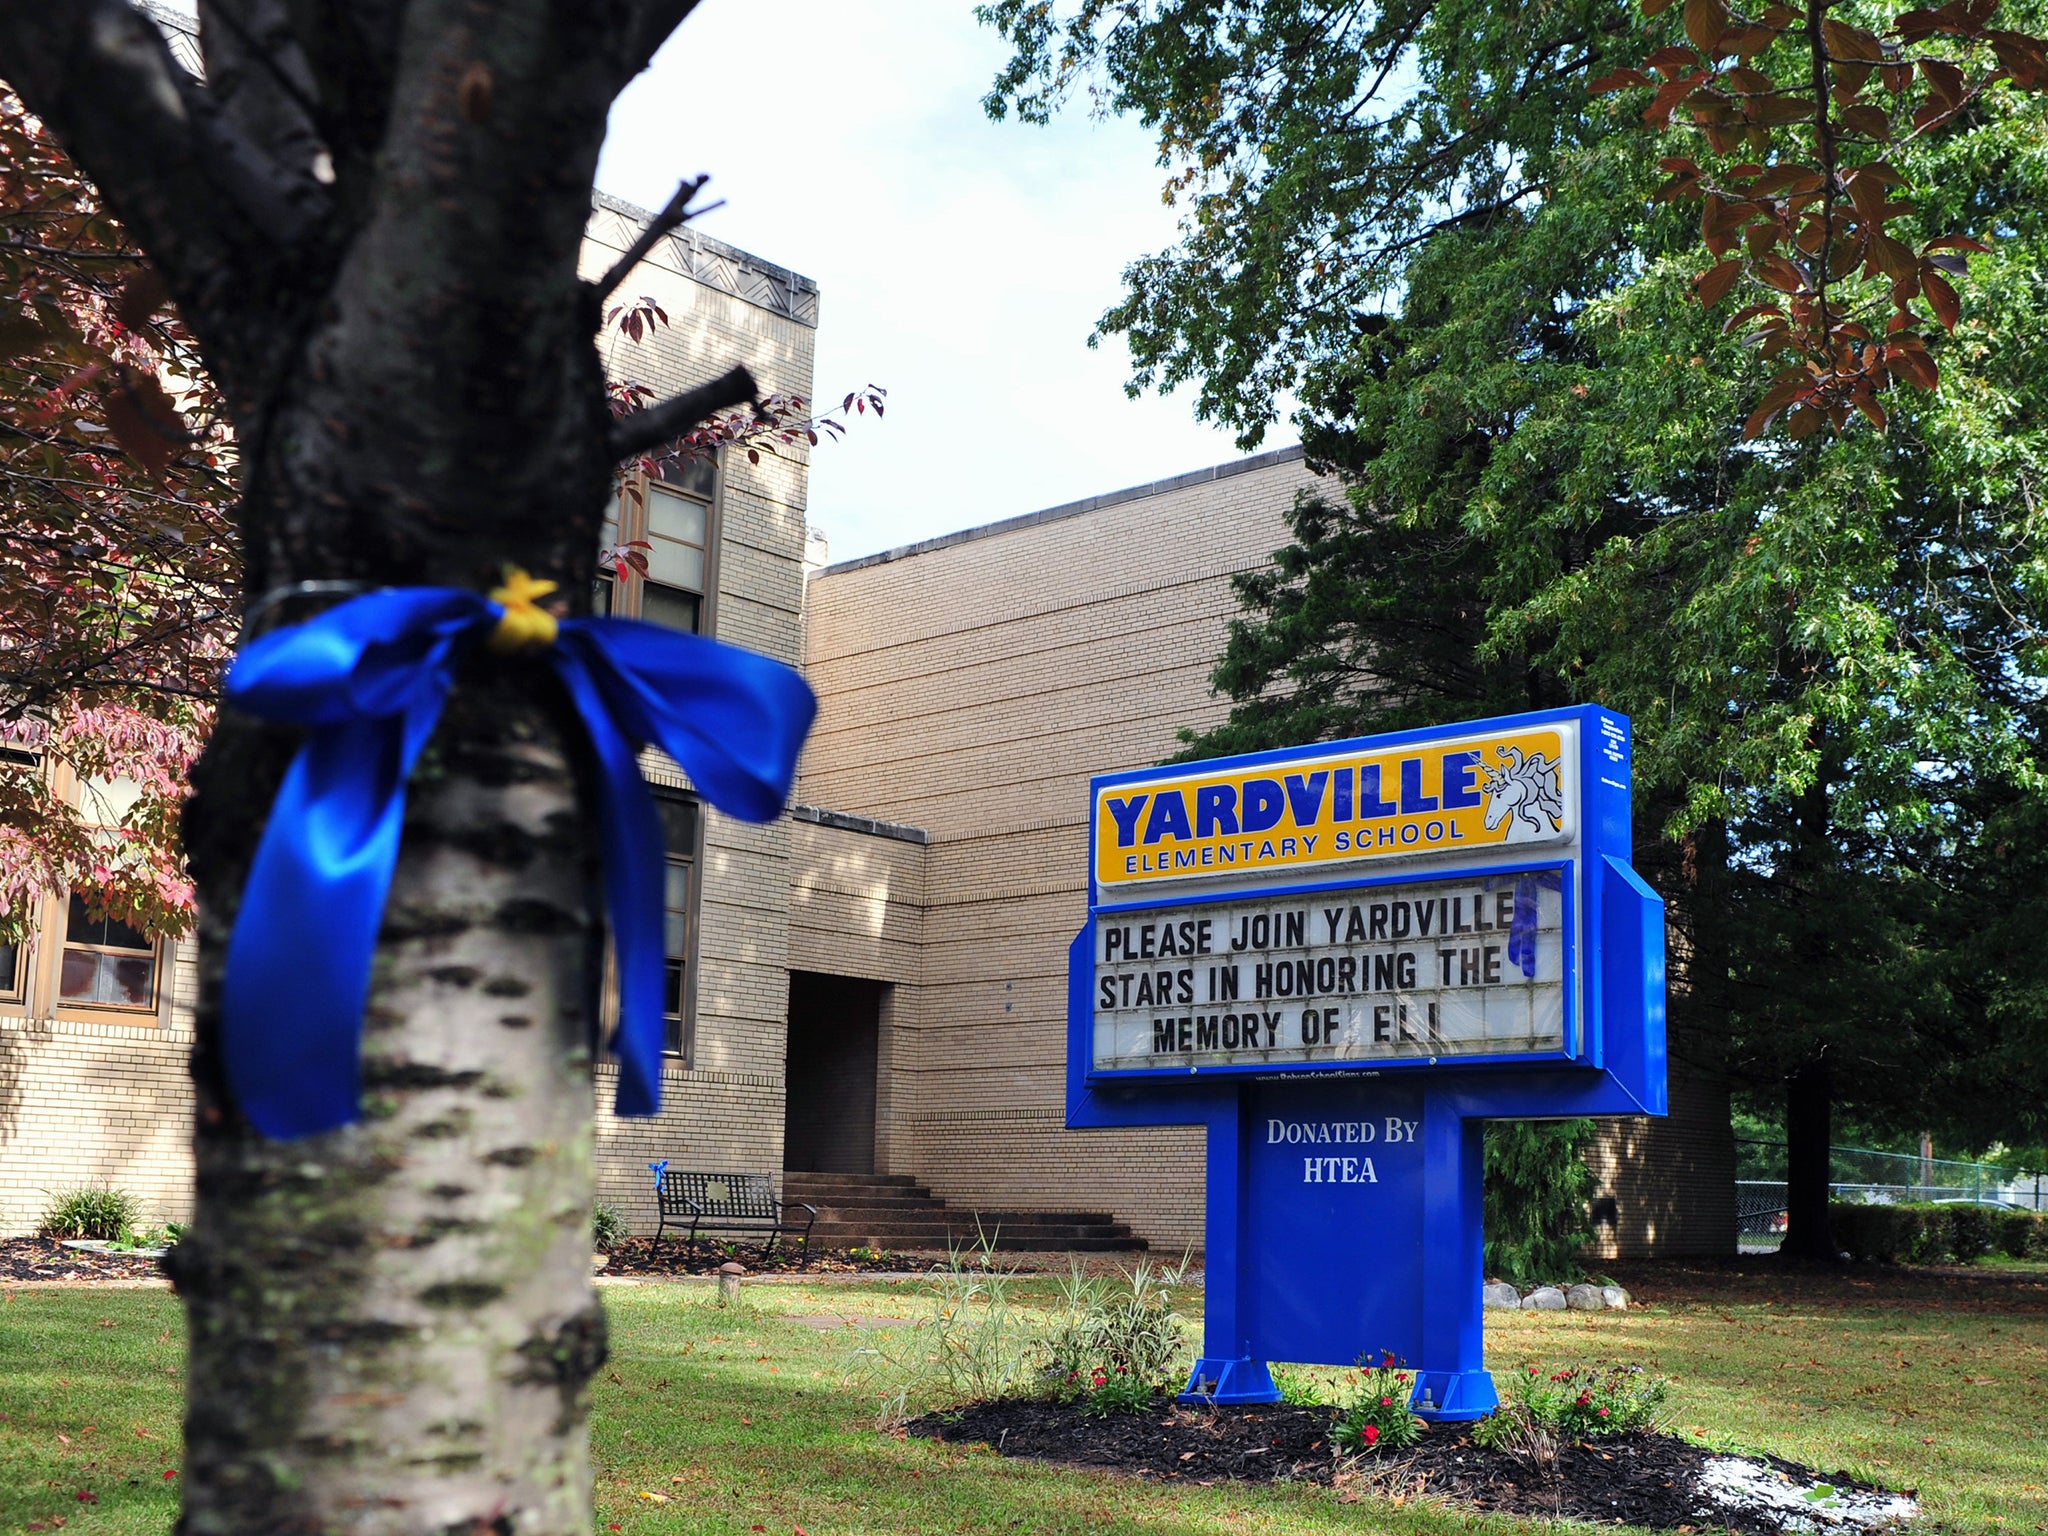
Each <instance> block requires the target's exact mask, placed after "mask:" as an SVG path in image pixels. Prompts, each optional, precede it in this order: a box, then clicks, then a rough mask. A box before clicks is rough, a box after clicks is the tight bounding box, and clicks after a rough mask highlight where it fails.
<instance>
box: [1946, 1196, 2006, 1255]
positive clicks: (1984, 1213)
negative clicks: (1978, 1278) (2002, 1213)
mask: <svg viewBox="0 0 2048 1536" xmlns="http://www.w3.org/2000/svg"><path fill="white" fill-rule="evenodd" d="M1942 1209H1943V1210H1944V1211H1946V1212H1947V1213H1948V1229H1949V1254H1950V1256H1951V1257H1953V1258H1954V1259H1955V1261H1956V1262H1957V1263H1958V1264H1974V1263H1976V1262H1977V1261H1978V1260H1979V1259H1981V1258H1983V1257H1984V1255H1985V1254H1987V1253H1990V1252H1991V1251H1992V1250H1993V1249H1994V1248H1996V1247H1997V1246H1998V1245H1997V1244H1996V1243H1995V1242H1994V1241H1993V1239H1992V1232H1993V1230H1994V1229H1993V1226H1992V1217H1993V1214H1994V1213H1993V1212H1992V1210H1991V1209H1990V1208H1988V1207H1986V1206H1981V1205H1946V1206H1943V1207H1942Z"/></svg>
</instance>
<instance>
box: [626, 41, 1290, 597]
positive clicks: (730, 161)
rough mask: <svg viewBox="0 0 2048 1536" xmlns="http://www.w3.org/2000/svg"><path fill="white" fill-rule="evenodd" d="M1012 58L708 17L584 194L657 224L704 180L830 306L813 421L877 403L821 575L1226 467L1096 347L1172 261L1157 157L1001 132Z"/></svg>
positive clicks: (666, 65) (641, 103)
mask: <svg viewBox="0 0 2048 1536" xmlns="http://www.w3.org/2000/svg"><path fill="white" fill-rule="evenodd" d="M1003 58H1004V50H1003V48H1002V46H1001V43H1000V40H999V39H998V38H997V37H996V36H995V35H994V34H993V33H990V32H985V31H984V30H983V29H981V28H980V27H978V26H977V25H976V24H975V21H974V13H973V7H972V4H971V0H865V3H852V4H848V3H845V0H840V3H837V4H826V3H823V0H705V3H704V4H703V5H702V6H701V7H700V8H699V9H698V10H697V12H696V13H695V14H694V15H693V16H691V18H690V19H689V20H688V21H686V22H685V23H684V24H683V26H682V27H681V29H680V30H679V31H678V32H677V33H676V35H675V36H674V37H673V38H671V39H670V40H669V43H668V46H667V47H666V48H664V49H663V50H662V52H661V54H660V55H659V56H658V57H657V58H656V59H655V62H654V65H653V67H652V68H651V69H649V70H648V72H647V73H646V74H644V75H642V76H641V77H640V79H639V80H637V81H636V82H634V84H633V85H632V86H631V87H630V88H629V89H628V90H627V91H626V93H625V94H624V95H623V96H622V97H621V98H620V100H619V102H618V104H617V106H616V107H615V109H614V110H613V113H612V121H611V134H610V137H609V138H608V139H607V140H606V143H605V149H604V158H603V160H602V162H601V163H600V166H599V169H598V185H599V186H600V187H601V188H602V189H603V190H605V191H607V192H610V193H613V194H615V195H617V196H619V197H623V198H627V199H629V200H630V201H633V202H636V203H639V204H641V205H642V206H644V207H650V208H653V207H659V206H660V205H661V204H662V203H664V202H666V201H667V199H668V196H669V194H670V193H671V192H672V191H673V190H674V188H675V184H676V182H677V181H678V180H680V179H681V178H682V177H684V176H688V175H694V174H696V173H698V172H704V171H708V172H710V173H711V176H712V183H711V187H710V189H709V192H710V195H715V196H720V197H724V198H725V199H726V200H727V206H726V207H725V208H723V209H720V210H719V211H717V212H715V213H712V214H710V215H708V216H707V217H706V218H705V219H704V220H703V222H702V223H701V225H700V226H699V227H700V228H702V229H703V230H704V232H705V233H706V234H710V235H715V236H716V237H718V238H719V239H721V240H724V241H726V242H727V243H728V244H731V245H736V246H739V247H741V248H742V249H743V250H747V251H750V252H752V253H753V254H755V255H757V256H760V257H762V258H764V259H765V260H768V261H771V262H774V263H777V264H778V265H781V266H785V267H789V268H792V269H794V270H796V271H798V272H801V273H803V274H804V275H805V276H806V277H810V278H813V279H815V280H816V281H817V283H818V284H819V286H820V287H821V288H822V289H823V303H822V308H821V324H820V326H819V331H818V370H817V389H818V393H819V396H820V397H821V398H822V399H827V400H836V399H837V398H839V397H840V396H842V395H844V394H845V393H846V392H847V391H848V390H850V389H853V388H856V387H858V386H859V385H861V384H864V383H868V382H870V381H872V382H874V383H876V384H880V385H883V386H884V387H886V388H887V389H888V391H889V407H888V416H887V417H886V419H885V420H883V421H882V422H881V423H879V424H876V423H873V422H871V421H865V420H864V421H860V422H858V423H857V424H856V426H855V427H854V428H853V430H852V431H851V432H849V433H848V435H847V436H846V437H845V438H844V439H843V440H841V441H840V442H838V443H827V444H825V445H823V446H821V447H820V448H819V449H818V451H817V453H816V454H815V455H814V456H813V460H812V470H811V493H810V519H811V522H812V523H813V524H814V525H816V526H818V527H821V528H823V529H824V530H825V532H826V534H827V536H828V537H829V538H830V539H831V541H832V557H833V558H834V559H835V560H844V559H850V558H852V557H854V556H856V555H864V554H871V553H873V552H874V551H876V550H880V549H887V548H890V547H892V546H895V545H898V544H906V543H909V542H912V541H913V540H917V539H923V538H929V537H931V536H932V535H934V534H939V533H946V532H950V531H951V530H953V529H956V528H966V527H971V526H973V525H974V524H977V523H985V522H989V521H992V520H993V519H996V518H1000V517H1009V516H1011V515H1013V514H1016V513H1019V512H1030V511H1035V510H1037V509H1038V508H1040V507H1047V506H1053V505H1055V504H1057V503H1060V502H1064V501H1072V500H1075V499H1077V498H1079V497H1083V496H1089V495H1094V494H1096V493H1097V492H1101V491H1109V490H1116V489H1118V488H1120V487H1123V486H1127V485H1135V484H1138V483H1140V482H1143V481H1147V480H1156V479H1159V478H1161V477H1163V476H1166V475H1172V474H1178V473H1180V472H1182V471H1184V470H1190V469H1199V468H1201V467H1203V466H1205V465H1209V464H1215V463H1220V462H1223V461H1224V460H1227V459H1232V458H1236V457H1237V456H1238V454H1237V449H1236V447H1235V445H1234V443H1233V442H1232V440H1231V438H1230V435H1229V434H1228V433H1226V432H1223V431H1220V430H1218V429H1216V428H1213V427H1207V426H1202V425H1200V424H1198V423H1197V422H1196V421H1195V420H1194V414H1193V411H1192V410H1191V409H1190V407H1189V403H1188V401H1187V399H1186V398H1185V397H1184V396H1183V397H1178V398H1170V399H1160V398H1158V397H1156V396H1147V397H1145V398H1144V399H1141V400H1135V401H1133V400H1127V399H1126V398H1125V397H1124V394H1123V383H1124V380H1125V378H1126V377H1127V376H1128V366H1127V364H1128V360H1127V357H1126V355H1125V353H1124V349H1123V346H1122V344H1121V343H1120V342H1117V341H1108V342H1105V343H1104V344H1103V345H1102V347H1101V348H1099V349H1098V350H1093V351H1091V350H1090V349H1089V348H1088V346H1087V338H1088V332H1089V330H1090V329H1091V327H1092V325H1093V323H1094V321H1095V318H1096V317H1097V316H1098V315H1100V314H1101V313H1102V311H1103V309H1104V308H1105V307H1107V306H1108V305H1109V304H1110V303H1112V302H1114V301H1115V299H1116V298H1117V297H1118V296H1119V295H1120V293H1121V291H1122V286H1121V283H1120V280H1119V276H1120V274H1121V272H1122V270H1123V267H1124V264H1125V263H1126V262H1127V261H1129V260H1130V259H1131V258H1132V257H1134V256H1137V255H1140V254H1142V253H1145V252H1149V251H1154V250H1158V249H1160V248H1161V247H1163V246H1165V245H1167V244H1168V243H1170V241H1171V239H1172V236H1173V215H1172V212H1171V210H1169V209H1167V208H1165V207H1164V206H1162V204H1161V203H1160V200H1159V186H1160V181H1161V179H1162V178H1161V172H1160V171H1159V169H1158V168H1157V167H1156V166H1155V165H1154V164H1153V163H1152V150H1151V145H1150V142H1149V140H1148V138H1147V137H1146V135H1145V134H1144V132H1143V131H1142V130H1141V129H1139V128H1138V127H1136V126H1135V125H1134V124H1131V123H1128V122H1116V123H1110V124H1096V123H1090V122H1088V121H1087V120H1086V119H1085V116H1084V115H1083V114H1080V113H1074V114H1072V115H1070V116H1068V117H1067V118H1065V119H1063V120H1062V121H1060V122H1059V123H1058V124H1056V125H1055V126H1054V127H1052V128H1049V129H1041V128H1030V127H1026V126H1024V125H1021V124H1019V123H1016V122H1015V121H1011V122H1006V123H1000V124H999V123H991V122H990V121H988V119H987V118H986V117H985V116H983V114H982V110H981V106H980V99H981V95H982V93H983V91H985V90H986V89H987V86H988V82H989V79H990V77H991V76H992V75H993V74H994V72H995V70H996V68H997V67H998V66H999V65H1000V64H1001V62H1002V61H1003ZM1292 441H1294V438H1293V435H1292V433H1291V432H1288V431H1285V430H1276V432H1275V433H1274V434H1273V435H1271V436H1269V438H1268V440H1267V442H1266V444H1265V446H1266V447H1278V446H1281V445H1282V444H1284V443H1289V442H1292Z"/></svg>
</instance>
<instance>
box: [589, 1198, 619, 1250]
mask: <svg viewBox="0 0 2048 1536" xmlns="http://www.w3.org/2000/svg"><path fill="white" fill-rule="evenodd" d="M625 1235H626V1218H625V1217H623V1216H621V1215H620V1214H619V1213H618V1209H617V1208H616V1207H615V1206H609V1205H606V1204H605V1203H604V1202H603V1201H599V1202H598V1203H597V1204H596V1205H594V1206H592V1207H591V1210H590V1241H591V1245H592V1246H593V1247H595V1248H597V1249H599V1250H600V1251H602V1252H606V1253H609V1252H610V1251H611V1247H612V1244H614V1243H616V1242H617V1241H618V1240H619V1239H620V1238H622V1237H624V1236H625Z"/></svg>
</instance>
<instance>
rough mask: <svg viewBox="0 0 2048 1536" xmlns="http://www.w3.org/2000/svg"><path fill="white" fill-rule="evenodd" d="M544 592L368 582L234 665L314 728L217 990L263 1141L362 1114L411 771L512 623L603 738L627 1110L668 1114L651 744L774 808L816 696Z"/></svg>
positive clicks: (229, 685)
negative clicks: (509, 593) (477, 656)
mask: <svg viewBox="0 0 2048 1536" xmlns="http://www.w3.org/2000/svg"><path fill="white" fill-rule="evenodd" d="M543 587H544V584H541V585H540V586H535V585H533V584H530V583H529V584H526V585H525V586H523V587H521V588H518V589H516V590H517V593H518V594H519V595H515V596H514V597H513V598H512V600H511V609H510V611H509V612H508V607H507V605H505V604H501V603H498V602H494V601H492V600H491V599H490V598H486V597H484V596H482V595H480V594H478V593H475V592H467V591H462V590H459V589H456V588H450V587H415V588H406V589H401V590H397V591H389V592H375V593H371V594H369V595H367V596H364V597H359V598H356V599H354V600H353V601H350V602H347V603H343V604H342V605H340V606H339V607H337V608H334V609H331V610H330V611H328V612H327V613H324V614H322V615H320V616H319V617H318V618H315V619H311V620H309V621H308V622H306V623H304V624H298V625H294V626H292V627H290V628H287V629H281V630H278V631H276V632H275V633H273V634H269V635H265V636H264V637H262V638H261V639H259V640H256V641H254V642H252V643H251V644H250V645H248V646H246V647H245V648H244V649H243V650H242V652H241V654H240V655H239V656H238V657H237V658H236V660H235V663H234V666H233V668H232V669H231V670H230V671H229V673H228V677H227V682H226V689H225V691H226V696H227V698H228V699H229V701H230V702H232V703H234V704H235V705H237V706H238V707H240V708H242V709H245V710H247V711H249V712H250V713H251V714H255V715H260V716H262V717H263V718H265V719H267V720H277V721H282V722H286V723H289V724H293V725H301V726H304V727H306V729H307V734H306V739H305V742H304V743H303V745H301V746H300V748H299V751H298V755H297V756H296V757H295V758H293V760H292V764H291V767H290V768H289V769H288V770H287V772H286V774H285V777H284V783H283V785H282V787H281V788H280V789H279V790H278V794H277V801H276V804H275V805H274V806H273V807H272V809H271V813H270V822H269V825H268V826H267V827H265V829H264V832H263V840H262V842H261V844H259V845H258V847H257V850H256V859H255V862H254V864H253V865H252V866H251V867H250V870H249V880H248V884H247V886H246V887H245V888H244V890H243V892H242V906H241V911H240V914H239V915H238V917H237V919H236V922H235V930H234V933H233V934H232V935H231V936H230V938H229V940H228V956H227V968H226V973H225V975H224V977H223V980H222V985H221V1035H222V1045H223V1051H224V1057H225V1065H226V1069H227V1079H228V1085H229V1087H230V1088H231V1089H232V1090H233V1092H234V1096H235V1100H236V1102H237V1103H238V1104H240V1106H241V1108H242V1112H243V1113H244V1114H245V1115H247V1116H248V1117H249V1120H250V1122H251V1123H252V1124H254V1125H255V1126H256V1128H257V1129H258V1130H260V1131H262V1132H263V1133H264V1134H265V1135H267V1136H271V1137H274V1138H278V1139H289V1138H292V1137H298V1136H307V1135H311V1134H313V1133H314V1132H317V1131H326V1130H332V1129H334V1128H335V1127H337V1126H341V1125H347V1124H349V1123H350V1122H351V1121H353V1120H355V1119H356V1118H358V1116H359V1114H360V1112H361V1111H360V1108H359V1101H360V1098H361V1060H360V1058H361V1046H362V1018H363V1005H364V1002H365V1000H366V999H367V997H368V994H369V986H370V962H371V957H372V955H373V954H374V952H375V949H376V944H377V930H378V928H379V927H380V926H381V925H382V922H383V915H384V902H385V898H386V896H387V894H388V893H389V891H390V888H391V875H392V870H393V868H394V866H395V865H396V863H397V860H398V841H399V828H400V825H401V823H402V822H403V820H404V816H405V783H406V779H407V777H408V776H409V775H410V774H411V772H412V768H413V764H414V763H415V762H416V761H417V760H418V758H419V754H420V751H421V749H422V748H423V747H425V746H426V744H427V738H428V737H429V736H431V735H432V734H433V730H434V725H435V722H436V721H437V720H438V719H439V718H440V715H441V709H442V706H443V705H444V704H445V703H446V701H447V698H448V690H449V688H450V687H451V686H452V685H453V683H454V677H455V668H456V666H457V664H458V663H459V661H460V660H461V657H462V655H463V653H464V652H465V651H466V650H467V649H469V647H471V646H472V645H474V644H475V643H476V642H478V641H479V640H483V639H487V638H492V637H494V636H495V637H497V638H499V639H503V638H504V637H505V636H506V635H507V633H511V634H512V638H513V639H514V641H515V643H534V642H536V641H537V642H540V643H545V641H546V640H547V638H548V637H550V636H552V643H551V644H547V645H546V649H545V651H544V653H543V654H544V655H545V657H546V659H547V661H548V662H549V663H550V664H551V665H552V666H553V667H554V669H555V672H556V674H557V675H558V676H559V677H560V678H561V680H562V682H563V683H564V685H565V686H566V687H567V688H568V690H569V694H570V697H571V699H572V700H573V701H574V703H575V705H576V708H577V710H578V712H579V713H580V714H581V715H582V717H583V724H584V728H585V729H586V730H587V731H588V732H589V733H590V742H591V745H592V747H593V748H594V749H595V755H596V758H597V764H598V771H599V774H600V776H601V778H602V780H603V782H602V785H601V794H600V797H599V802H598V803H599V828H598V830H599V836H600V840H601V842H602V845H603V850H604V870H605V905H606V907H607V910H608V914H609V917H610V920H611V925H612V942H613V948H614V953H615V955H616V958H617V962H618V975H619V1028H618V1032H617V1035H616V1036H615V1037H614V1039H613V1042H612V1049H613V1051H614V1053H615V1054H616V1055H617V1057H618V1060H619V1086H618V1097H617V1108H618V1112H619V1113H620V1114H622V1115H651V1114H653V1113H655V1112H656V1111H657V1110H658V1109H659V1108H660V1107H661V1052H662V981H663V962H664V958H665V957H664V954H663V945H662V916H663V900H662V886H663V864H664V857H663V853H664V850H663V846H662V832H661V822H660V818H659V816H658V815H657V813H656V811H655V806H654V800H653V797H652V796H651V795H650V794H649V793H648V790H647V786H646V784H645V782H644V781H643V780H642V779H641V777H640V768H639V762H638V757H637V751H638V748H640V747H641V746H643V745H646V744H649V743H652V744H654V745H657V746H659V747H660V748H661V749H662V750H663V751H664V752H666V753H668V755H669V756H670V757H672V758H674V759H675V761H676V762H677V763H679V764H681V765H682V767H683V769H684V771H685V772H687V773H688V774H689V776H690V781H691V783H693V784H694V785H695V786H696V787H697V788H698V789H699V790H700V791H702V793H703V795H704V797H705V798H706V799H707V800H709V801H710V802H711V803H712V804H713V805H715V806H717V807H718V808H719V809H720V810H722V811H725V812H727V813H729V814H731V815H734V816H738V817H741V818H744V819H745V820H748V821H770V820H773V819H774V817H775V816H776V815H777V814H779V813H780V811H781V809H782V804H783V799H784V797H785V796H786V795H787V794H788V792H789V784H790V780H791V778H792V776H793V775H794V773H795V770H796V758H797V753H798V751H799V750H800V749H801V748H802V746H803V740H804V734H805V732H807V731H808V730H809V729H810V724H811V719H812V717H813V716H814V715H815V714H816V713H817V701H816V699H815V698H814V697H813V695H812V693H811V690H810V687H809V686H808V685H807V684H806V683H805V682H804V680H803V679H802V678H801V677H799V676H798V675H797V674H796V673H795V672H793V671H792V670H790V669H789V668H788V667H785V666H783V665H781V664H780V663H778V662H774V661H770V660H768V659H767V658H766V657H764V656H757V655H754V654H753V653H752V652H749V651H742V650H738V649H735V648H734V647H732V646H726V645H720V644H718V643H717V642H716V641H712V640H706V639H702V638H700V637H698V636H696V635H687V634H680V633H677V632H676V631H673V630H668V629H663V628H659V627H657V626H655V625H652V624H642V623H639V622H637V621H635V620H632V619H611V618H591V619H564V620H562V621H560V623H559V625H557V624H556V623H555V622H554V621H553V620H552V619H550V618H549V617H548V616H547V615H545V614H542V613H540V612H539V611H538V610H535V609H533V608H532V607H531V605H530V603H528V602H527V601H526V600H525V597H524V595H523V594H524V593H525V592H527V591H537V590H541V589H542V588H543ZM521 619H524V620H527V621H529V622H527V623H525V624H523V625H515V623H514V621H515V620H521ZM536 625H538V626H539V627H538V629H536V627H535V626H536Z"/></svg>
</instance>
